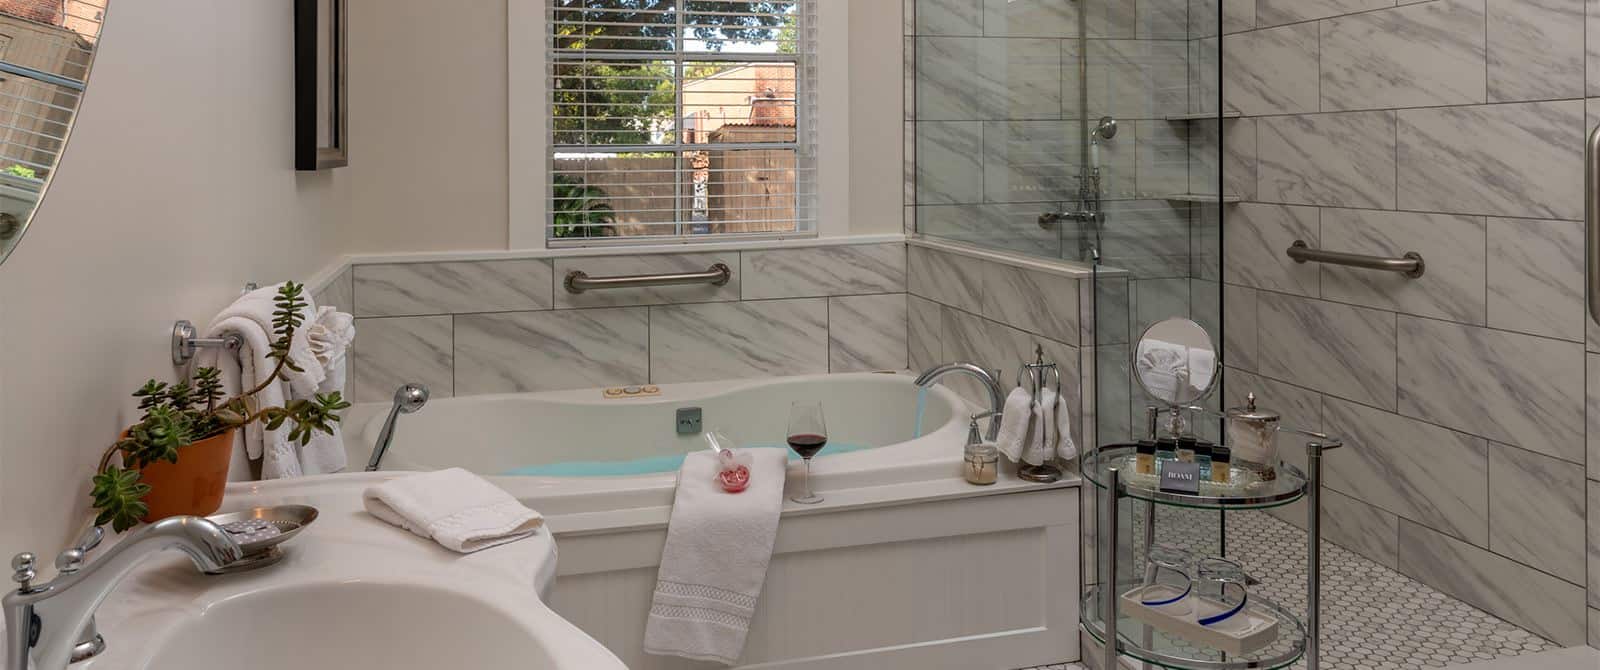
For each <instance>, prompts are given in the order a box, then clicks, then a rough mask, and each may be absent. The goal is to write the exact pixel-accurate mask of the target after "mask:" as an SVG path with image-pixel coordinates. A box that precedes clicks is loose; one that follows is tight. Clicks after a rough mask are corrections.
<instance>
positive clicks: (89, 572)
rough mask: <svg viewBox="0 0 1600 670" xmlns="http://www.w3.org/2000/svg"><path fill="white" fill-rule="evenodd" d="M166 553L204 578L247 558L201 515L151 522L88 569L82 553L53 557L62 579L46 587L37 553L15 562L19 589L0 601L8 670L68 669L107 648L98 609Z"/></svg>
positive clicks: (21, 556)
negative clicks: (180, 556) (37, 579)
mask: <svg viewBox="0 0 1600 670" xmlns="http://www.w3.org/2000/svg"><path fill="white" fill-rule="evenodd" d="M90 546H91V548H92V543H91V545H90ZM167 549H177V550H179V551H182V552H183V553H185V554H188V555H189V558H190V559H192V560H193V561H194V564H195V566H196V567H199V568H200V569H201V570H203V571H213V570H219V569H222V568H223V567H226V566H227V565H228V564H230V563H233V562H234V561H237V560H239V558H240V557H241V556H242V555H243V552H242V551H241V550H240V549H239V545H238V543H236V542H234V541H233V539H232V538H230V537H228V534H227V533H226V532H225V531H223V530H222V528H221V527H220V526H218V525H217V524H215V523H212V522H210V521H207V520H206V519H202V518H200V517H197V516H175V517H168V518H166V519H162V520H160V521H157V522H155V523H152V524H150V525H149V526H146V527H144V528H142V529H140V530H139V531H137V532H134V533H133V534H132V535H129V536H128V538H127V539H126V540H123V541H122V542H120V543H118V544H117V546H115V547H112V548H111V550H110V551H109V552H107V553H106V555H105V556H103V557H101V558H100V559H99V560H96V561H94V562H93V563H91V564H89V566H88V567H87V568H85V567H84V565H83V559H84V554H85V553H86V551H85V550H84V549H82V548H80V547H73V548H71V549H68V550H66V551H63V552H61V555H60V556H58V557H57V558H56V568H57V569H58V570H59V572H60V574H59V575H57V576H56V578H55V579H52V580H50V581H49V582H46V583H44V584H34V583H33V578H34V576H35V572H34V569H33V567H34V556H33V554H29V553H26V552H25V553H21V554H17V556H16V558H13V559H12V560H11V568H12V570H14V571H15V572H14V574H12V576H11V579H12V581H15V582H17V584H18V588H17V590H15V591H12V592H10V593H7V594H6V595H5V598H3V599H0V604H3V606H4V608H5V620H6V665H5V670H64V669H65V668H66V667H67V664H68V663H74V662H77V661H81V660H84V659H86V658H88V657H90V656H93V655H95V654H97V653H99V652H100V651H101V650H103V649H104V648H105V641H104V640H103V639H102V638H101V637H100V636H99V635H98V634H95V632H94V630H93V626H94V612H95V610H96V609H98V608H99V607H100V603H102V602H104V601H105V599H106V596H107V595H110V593H111V590H112V589H114V588H116V586H117V584H118V583H120V582H121V581H122V578H123V577H126V576H128V573H129V572H132V571H133V568H134V567H135V566H137V565H138V564H139V563H140V562H142V561H143V560H144V559H146V558H148V557H149V556H151V555H152V554H156V553H159V552H162V551H165V550H167ZM85 638H87V639H85Z"/></svg>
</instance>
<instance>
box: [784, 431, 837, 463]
mask: <svg viewBox="0 0 1600 670" xmlns="http://www.w3.org/2000/svg"><path fill="white" fill-rule="evenodd" d="M827 445H828V436H827V435H811V434H809V433H802V434H799V435H790V436H789V448H790V449H793V450H794V453H797V454H800V457H801V458H811V457H812V456H816V455H817V452H819V451H822V448H823V447H825V446H827Z"/></svg>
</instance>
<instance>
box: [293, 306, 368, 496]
mask: <svg viewBox="0 0 1600 670" xmlns="http://www.w3.org/2000/svg"><path fill="white" fill-rule="evenodd" d="M355 337H356V327H355V318H354V317H352V316H350V315H349V314H346V313H344V312H340V311H338V310H335V309H334V308H332V307H321V308H318V309H317V318H316V321H315V322H314V323H309V324H308V325H307V327H306V339H307V341H308V343H309V345H310V349H311V353H312V354H313V355H315V356H316V357H317V363H318V364H319V365H321V366H322V369H323V370H324V371H326V373H327V376H326V377H325V378H324V379H323V380H322V383H321V384H319V385H318V386H317V389H316V392H317V393H333V392H334V391H338V392H340V393H344V382H345V378H346V375H345V369H346V366H348V365H349V360H350V359H349V356H347V355H346V353H347V352H348V351H349V348H350V343H351V342H354V341H355ZM290 396H291V397H292V398H293V399H296V400H309V399H310V398H311V396H300V395H298V394H295V393H291V394H290ZM299 458H300V470H301V471H302V472H303V473H305V474H308V475H321V474H327V473H330V472H339V471H341V470H343V469H345V466H347V465H349V460H348V458H347V456H346V454H345V449H344V437H343V435H342V433H341V431H340V428H339V424H338V423H334V424H333V432H332V433H323V432H316V433H312V435H311V441H310V442H308V443H306V444H305V445H304V446H301V447H300V449H299Z"/></svg>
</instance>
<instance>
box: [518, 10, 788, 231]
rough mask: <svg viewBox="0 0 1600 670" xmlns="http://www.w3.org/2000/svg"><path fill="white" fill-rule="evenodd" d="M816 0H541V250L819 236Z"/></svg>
mask: <svg viewBox="0 0 1600 670" xmlns="http://www.w3.org/2000/svg"><path fill="white" fill-rule="evenodd" d="M814 2H815V0H774V1H763V0H548V18H547V20H548V26H549V31H550V32H549V37H550V39H549V46H548V53H547V65H548V68H547V72H548V77H549V82H548V84H549V85H548V88H547V91H548V103H549V109H550V117H551V118H550V128H549V144H548V147H549V170H548V173H547V174H548V175H549V183H548V184H547V186H548V188H549V203H550V209H549V216H548V220H547V222H546V240H547V244H549V245H550V246H568V245H585V244H595V243H604V242H607V241H641V242H643V241H651V240H657V241H659V240H661V239H662V238H673V239H674V240H678V239H682V238H698V237H703V236H723V237H726V236H739V237H774V236H780V237H781V236H792V235H793V234H795V233H809V232H811V231H813V230H814V225H813V222H814V220H815V213H814V212H815V206H814V204H813V200H814V194H815V192H816V188H815V180H814V174H815V172H816V168H815V162H816V161H815V130H814V128H815V126H814V117H815V109H816V106H815V93H814V91H815V90H816V83H815V67H814V66H813V65H812V62H811V61H812V58H813V53H814V51H815V48H814V41H815V40H814V39H813V38H812V37H811V35H812V33H813V32H814V30H813V29H812V28H811V26H810V19H811V18H812V17H811V14H812V7H813V6H814Z"/></svg>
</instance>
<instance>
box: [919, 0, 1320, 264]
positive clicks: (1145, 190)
mask: <svg viewBox="0 0 1600 670" xmlns="http://www.w3.org/2000/svg"><path fill="white" fill-rule="evenodd" d="M1227 4H1228V7H1229V9H1230V11H1232V13H1233V14H1234V15H1237V13H1238V5H1239V0H1228V3H1227ZM904 8H905V9H904V12H905V19H906V20H905V23H904V25H905V35H904V39H905V42H904V44H905V63H906V87H905V110H906V116H905V137H906V142H905V147H906V149H905V170H904V174H905V188H904V192H905V200H904V205H905V212H906V221H905V225H906V231H907V232H921V233H924V234H927V235H931V236H935V237H940V238H944V239H949V240H954V241H958V242H966V243H971V244H979V245H983V246H986V247H991V248H997V249H1003V250H1006V251H1013V252H1020V253H1027V254H1034V255H1040V256H1046V257H1052V258H1080V255H1079V254H1080V248H1079V245H1078V244H1077V241H1076V240H1074V239H1063V234H1062V233H1058V232H1056V231H1051V230H1043V229H1041V228H1040V227H1039V225H1038V224H1037V219H1038V217H1039V215H1040V214H1041V213H1043V212H1047V211H1060V210H1061V209H1063V208H1064V203H1066V202H1068V201H1071V200H1073V199H1075V198H1076V193H1077V190H1078V179H1079V174H1080V173H1081V172H1082V169H1081V168H1080V164H1081V163H1082V162H1083V161H1084V160H1085V156H1086V152H1087V150H1088V147H1087V146H1085V143H1086V142H1087V134H1088V128H1087V127H1086V126H1085V125H1084V124H1085V123H1086V121H1085V119H1089V120H1093V119H1098V118H1099V117H1100V116H1102V115H1112V116H1115V117H1116V118H1117V120H1118V121H1119V127H1118V133H1117V136H1116V137H1115V138H1114V139H1113V140H1111V141H1107V142H1103V143H1101V144H1100V146H1099V156H1100V166H1101V188H1102V192H1103V193H1104V194H1105V198H1106V199H1107V200H1108V201H1110V202H1108V203H1107V207H1108V208H1109V207H1121V208H1123V209H1126V210H1129V211H1138V212H1140V213H1139V214H1138V215H1137V217H1136V218H1138V219H1139V220H1141V221H1142V222H1143V223H1147V224H1150V225H1154V226H1164V227H1169V228H1170V227H1172V226H1173V225H1174V224H1176V225H1181V226H1184V227H1187V225H1188V211H1187V208H1186V207H1182V206H1178V207H1174V206H1173V205H1172V204H1171V203H1169V202H1168V201H1167V200H1165V199H1164V196H1168V195H1172V194H1180V193H1187V192H1190V191H1197V192H1200V191H1203V192H1215V190H1216V188H1215V187H1214V186H1212V187H1208V188H1193V187H1192V186H1191V181H1192V179H1191V177H1192V175H1191V170H1190V163H1191V160H1192V155H1194V154H1196V153H1197V152H1195V151H1193V149H1192V144H1193V143H1194V142H1196V141H1198V140H1197V138H1195V137H1192V136H1191V135H1192V132H1193V129H1191V128H1188V127H1187V125H1188V124H1185V123H1182V122H1173V121H1168V120H1167V117H1168V116H1173V115H1182V114H1186V113H1188V112H1189V111H1191V107H1192V106H1193V102H1192V100H1191V97H1192V96H1191V86H1190V82H1189V79H1190V70H1191V61H1192V60H1193V59H1194V58H1195V57H1196V55H1197V54H1200V53H1202V51H1203V50H1196V49H1194V48H1193V45H1192V43H1193V42H1194V41H1195V40H1194V38H1196V37H1199V36H1202V35H1205V34H1206V33H1204V32H1203V31H1202V30H1201V29H1200V27H1199V24H1198V23H1194V22H1193V16H1194V11H1193V10H1192V9H1191V8H1190V7H1189V2H1188V0H1029V1H1028V2H1013V1H1008V0H905V4H904ZM1191 23H1194V26H1193V27H1191ZM1080 24H1082V26H1083V28H1084V30H1085V34H1086V37H1085V38H1084V39H1079V32H1078V31H1079V27H1080ZM1212 32H1214V30H1213V31H1212ZM1211 38H1212V41H1213V43H1214V41H1215V36H1214V35H1212V36H1211ZM1191 52H1193V53H1191ZM1212 52H1213V54H1214V52H1215V49H1214V44H1213V49H1212ZM1080 64H1081V65H1082V69H1081V70H1080V67H1079V66H1080ZM1080 88H1083V89H1086V90H1087V92H1088V95H1087V97H1086V98H1085V97H1084V96H1083V95H1082V93H1081V91H1080ZM1311 88H1312V95H1313V97H1314V95H1315V88H1316V87H1315V82H1313V83H1312V87H1311ZM1213 98H1214V96H1213ZM1086 105H1087V108H1085V106H1086ZM1212 153H1213V154H1214V153H1215V152H1214V151H1213V152H1212ZM1211 172H1212V173H1214V172H1215V170H1214V169H1213V170H1211ZM1131 237H1133V238H1137V239H1139V240H1155V239H1164V238H1170V236H1157V235H1149V234H1142V233H1141V234H1138V235H1134V236H1131ZM1183 246H1184V248H1183V251H1182V253H1170V252H1166V251H1165V250H1156V253H1151V250H1147V249H1143V248H1139V247H1138V246H1137V245H1133V246H1132V247H1131V248H1127V249H1124V250H1121V251H1118V250H1117V248H1116V247H1117V244H1116V243H1115V242H1114V241H1108V242H1107V243H1106V245H1105V249H1104V251H1105V252H1106V253H1108V254H1113V255H1115V256H1116V257H1117V258H1116V260H1123V259H1128V260H1132V259H1137V260H1139V261H1141V262H1148V263H1154V264H1156V265H1155V268H1154V269H1153V270H1152V272H1160V273H1162V275H1163V276H1183V275H1184V273H1186V271H1187V269H1188V263H1189V255H1188V248H1187V244H1185V245H1183ZM1108 262H1110V261H1108ZM1145 269H1147V268H1144V267H1140V268H1132V270H1134V271H1144V270H1145Z"/></svg>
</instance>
